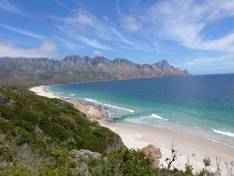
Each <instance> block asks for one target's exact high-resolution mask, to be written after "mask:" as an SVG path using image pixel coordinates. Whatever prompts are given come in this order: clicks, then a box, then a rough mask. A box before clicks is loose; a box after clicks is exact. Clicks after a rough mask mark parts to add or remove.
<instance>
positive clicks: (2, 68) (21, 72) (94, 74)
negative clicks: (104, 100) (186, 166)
mask: <svg viewBox="0 0 234 176" xmlns="http://www.w3.org/2000/svg"><path fill="white" fill-rule="evenodd" d="M185 75H188V73H187V71H181V70H180V69H178V68H175V67H173V66H172V65H170V64H169V63H168V62H167V61H166V60H162V61H160V62H158V63H155V64H142V65H141V64H135V63H133V62H131V61H129V60H126V59H114V60H110V59H107V58H104V57H94V58H90V57H87V56H86V57H80V56H78V55H74V56H67V57H65V58H64V59H62V60H60V61H58V60H52V59H47V58H9V57H2V58H0V84H2V85H3V84H8V85H15V84H16V85H21V86H32V85H38V84H50V83H67V82H78V81H89V80H108V79H139V78H153V77H163V76H185Z"/></svg>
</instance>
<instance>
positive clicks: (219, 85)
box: [47, 74, 234, 146]
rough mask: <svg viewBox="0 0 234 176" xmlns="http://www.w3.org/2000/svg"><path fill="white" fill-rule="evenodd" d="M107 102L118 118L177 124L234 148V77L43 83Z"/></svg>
mask: <svg viewBox="0 0 234 176" xmlns="http://www.w3.org/2000/svg"><path fill="white" fill-rule="evenodd" d="M47 90H48V91H52V92H53V93H55V94H56V95H59V96H63V97H67V98H70V99H85V100H87V101H92V102H96V103H99V104H103V105H104V106H106V107H107V108H108V109H109V111H110V114H111V117H112V118H113V119H114V120H116V121H127V122H132V123H139V124H147V125H152V126H158V127H167V128H176V129H178V130H183V131H186V132H188V133H192V134H196V135H202V136H204V137H207V138H209V139H211V140H215V141H219V142H223V143H226V144H230V145H233V146H234V75H232V74H229V75H210V76H190V77H170V78H158V79H145V80H125V81H103V82H92V83H80V84H64V85H52V86H48V87H47Z"/></svg>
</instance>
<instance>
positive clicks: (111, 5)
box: [0, 0, 234, 74]
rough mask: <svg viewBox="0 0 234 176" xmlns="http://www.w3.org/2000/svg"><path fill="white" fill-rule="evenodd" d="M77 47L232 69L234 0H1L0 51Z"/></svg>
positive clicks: (19, 53) (35, 54)
mask: <svg viewBox="0 0 234 176" xmlns="http://www.w3.org/2000/svg"><path fill="white" fill-rule="evenodd" d="M74 54H78V55H80V56H91V57H95V56H105V57H107V58H110V59H114V58H127V59H129V60H131V61H133V62H136V63H141V64H142V63H149V64H152V63H155V62H158V61H160V60H162V59H166V60H168V62H169V63H171V64H173V65H175V66H177V67H179V68H181V69H187V70H188V71H189V72H190V73H192V74H215V73H234V0H30V1H29V0H0V57H4V56H9V57H31V58H40V57H46V58H53V59H63V58H64V57H65V56H67V55H74Z"/></svg>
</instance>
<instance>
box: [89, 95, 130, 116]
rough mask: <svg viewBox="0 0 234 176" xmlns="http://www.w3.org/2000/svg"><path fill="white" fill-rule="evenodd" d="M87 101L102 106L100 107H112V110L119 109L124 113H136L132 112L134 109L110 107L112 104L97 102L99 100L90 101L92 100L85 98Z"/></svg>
mask: <svg viewBox="0 0 234 176" xmlns="http://www.w3.org/2000/svg"><path fill="white" fill-rule="evenodd" d="M85 100H86V101H89V102H92V103H96V104H100V105H103V106H107V107H110V108H114V109H119V110H123V111H128V112H131V113H134V112H135V111H134V110H132V109H128V108H123V107H119V106H115V105H110V104H106V103H102V102H100V101H97V100H94V99H90V98H85Z"/></svg>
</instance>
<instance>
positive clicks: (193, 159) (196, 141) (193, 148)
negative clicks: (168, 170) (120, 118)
mask: <svg viewBox="0 0 234 176" xmlns="http://www.w3.org/2000/svg"><path fill="white" fill-rule="evenodd" d="M30 90H31V91H33V92H35V93H36V94H38V95H40V96H45V97H48V98H59V99H62V100H65V101H68V102H70V103H72V104H74V107H75V108H77V109H79V110H81V107H82V106H83V109H82V112H83V113H85V114H87V116H88V118H89V117H90V113H91V114H92V113H93V112H94V114H97V115H98V116H99V117H100V119H98V118H96V117H95V118H96V120H97V121H98V122H99V123H100V125H102V126H105V127H107V128H109V129H110V130H112V131H114V132H116V133H117V134H119V135H120V137H121V138H122V140H123V142H124V144H125V145H126V146H127V147H128V148H135V149H137V148H142V147H145V146H146V145H148V144H154V145H156V146H157V147H159V148H160V149H161V152H162V159H161V162H162V163H163V161H164V160H165V158H167V157H170V150H171V145H172V144H174V145H175V150H176V151H178V160H177V161H176V162H175V165H174V166H175V167H176V168H178V169H184V165H185V163H187V162H189V163H190V164H192V165H193V167H194V171H195V172H196V171H198V170H199V169H202V168H203V162H202V159H203V158H205V157H206V156H208V157H210V159H211V161H212V163H211V165H212V168H213V169H214V168H216V157H218V158H220V159H221V163H220V168H221V170H222V169H224V168H225V161H227V162H228V163H230V162H231V161H234V148H233V147H230V146H226V145H224V144H222V143H217V142H214V141H210V140H208V139H206V138H203V137H199V136H194V135H192V134H187V133H184V132H182V131H178V130H174V129H167V128H160V127H152V126H147V125H142V124H133V123H127V122H113V123H112V122H109V121H107V120H106V119H107V118H108V116H105V118H104V119H103V118H102V116H103V114H106V110H105V109H103V108H102V107H101V106H100V105H95V104H94V103H91V102H87V101H84V100H77V101H76V100H74V101H73V100H67V99H64V98H62V97H58V96H55V95H54V94H53V93H51V92H47V91H45V90H44V86H38V87H33V88H31V89H30ZM98 106H100V108H99V109H97V111H96V112H95V108H96V107H98ZM98 112H99V113H98ZM89 119H91V120H95V119H92V118H89Z"/></svg>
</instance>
